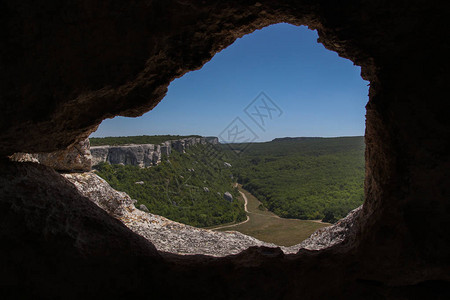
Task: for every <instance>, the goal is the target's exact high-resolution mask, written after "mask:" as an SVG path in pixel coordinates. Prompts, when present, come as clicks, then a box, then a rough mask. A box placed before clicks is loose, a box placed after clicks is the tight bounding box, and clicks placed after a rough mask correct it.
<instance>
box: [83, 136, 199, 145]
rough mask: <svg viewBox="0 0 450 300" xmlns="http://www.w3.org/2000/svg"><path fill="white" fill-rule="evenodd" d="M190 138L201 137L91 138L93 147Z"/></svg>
mask: <svg viewBox="0 0 450 300" xmlns="http://www.w3.org/2000/svg"><path fill="white" fill-rule="evenodd" d="M188 137H201V136H199V135H139V136H112V137H102V138H95V137H91V138H89V141H90V142H91V146H103V145H111V146H118V145H127V144H161V143H163V142H165V141H169V140H179V139H183V138H188Z"/></svg>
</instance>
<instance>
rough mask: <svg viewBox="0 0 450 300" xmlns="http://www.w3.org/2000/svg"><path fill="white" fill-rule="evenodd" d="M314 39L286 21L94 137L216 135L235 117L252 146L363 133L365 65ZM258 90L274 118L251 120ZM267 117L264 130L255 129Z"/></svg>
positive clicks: (109, 121)
mask: <svg viewBox="0 0 450 300" xmlns="http://www.w3.org/2000/svg"><path fill="white" fill-rule="evenodd" d="M317 37H318V36H317V32H316V31H312V30H309V29H308V28H306V27H305V26H301V27H298V26H293V25H288V24H277V25H272V26H269V27H266V28H263V29H262V30H257V31H255V32H254V33H252V34H249V35H246V36H244V37H243V38H240V39H238V40H236V42H235V43H234V44H232V45H231V46H229V47H228V48H226V49H225V50H223V51H222V52H220V53H217V54H216V55H215V56H214V57H213V59H212V60H211V61H210V62H208V63H207V64H205V65H204V66H203V68H202V69H200V70H197V71H193V72H189V73H187V74H185V75H184V76H183V77H182V78H179V79H176V80H174V81H173V82H172V83H171V84H170V86H169V91H168V93H167V95H166V97H165V98H164V99H163V100H162V101H161V102H160V103H159V104H158V106H156V107H155V108H154V109H153V110H152V111H150V112H148V113H146V114H144V115H143V116H141V117H139V118H124V117H116V118H114V119H107V120H104V121H103V122H102V124H101V125H100V127H99V128H98V130H97V131H96V132H95V133H93V134H92V135H91V136H95V137H101V136H125V135H144V134H145V135H156V134H178V135H189V134H199V135H202V136H219V135H220V134H221V133H223V132H224V129H226V128H230V127H229V124H230V123H231V122H232V121H233V120H235V118H237V117H238V118H239V122H240V124H241V125H240V126H241V127H243V126H244V127H245V128H247V129H249V130H251V131H252V132H253V133H254V134H255V137H256V136H257V139H256V140H255V141H268V140H272V139H273V138H276V137H286V136H291V137H294V136H323V137H331V136H354V135H364V128H365V108H364V107H365V105H366V103H367V101H368V83H369V82H367V81H364V80H363V79H362V78H361V76H360V72H361V70H360V67H358V66H354V65H353V63H352V62H351V61H349V60H347V59H344V58H341V57H339V56H338V55H337V54H336V53H335V52H332V51H329V50H327V49H325V47H324V46H323V45H322V44H319V43H317ZM261 92H264V93H265V94H266V95H267V96H268V97H269V98H270V100H271V101H272V102H269V101H270V100H267V99H266V100H265V101H266V103H268V105H269V106H271V107H277V108H279V111H275V110H273V115H272V116H271V117H272V118H270V116H269V114H267V112H269V111H268V110H265V112H266V113H264V114H263V111H261V110H260V116H261V115H264V116H269V117H264V116H263V117H258V115H252V109H251V108H253V107H254V105H256V106H257V107H260V108H261V107H262V106H261V105H259V104H260V103H261V102H260V101H261V100H260V99H259V98H258V99H256V102H252V101H253V100H254V99H255V98H256V97H257V96H258V95H259V94H260V93H261ZM258 103H259V104H258ZM250 104H251V105H250ZM248 105H250V109H248V110H247V112H249V114H246V113H245V111H244V110H245V108H246V107H247V106H248ZM274 105H276V106H274ZM263 110H264V109H263ZM253 112H256V111H253ZM251 117H253V119H252V118H251ZM262 119H264V120H265V122H264V126H258V124H257V123H259V125H261V120H262ZM255 121H256V122H255ZM243 124H245V125H243ZM244 127H243V128H244Z"/></svg>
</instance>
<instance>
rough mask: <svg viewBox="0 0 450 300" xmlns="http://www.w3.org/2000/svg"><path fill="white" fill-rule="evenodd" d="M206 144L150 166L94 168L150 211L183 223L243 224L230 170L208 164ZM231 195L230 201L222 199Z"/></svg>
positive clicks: (172, 155) (214, 163)
mask: <svg viewBox="0 0 450 300" xmlns="http://www.w3.org/2000/svg"><path fill="white" fill-rule="evenodd" d="M205 147H207V146H206V145H195V146H192V147H191V148H190V149H189V150H187V151H186V153H184V154H180V153H178V152H176V151H174V152H172V154H171V156H170V157H169V158H167V157H163V159H162V162H161V164H159V165H157V166H154V167H150V168H139V167H137V166H129V165H127V166H123V165H109V164H106V163H102V164H100V165H98V166H97V167H96V168H97V173H98V175H100V176H101V177H103V178H104V179H105V180H106V181H108V183H109V184H110V185H111V186H112V187H113V188H115V189H117V190H119V191H123V192H126V193H128V194H129V195H130V197H131V198H133V199H136V200H137V201H138V202H137V206H138V207H139V205H140V204H144V205H145V206H146V207H147V208H148V209H149V211H150V212H151V213H154V214H157V215H161V216H165V217H167V218H169V219H171V220H174V221H178V222H182V223H185V224H189V225H193V226H197V227H207V226H213V225H218V224H223V223H228V222H234V221H242V220H245V218H246V214H245V211H244V207H243V204H242V202H240V201H237V197H238V192H237V190H236V189H235V188H233V183H234V182H233V178H232V172H231V169H230V168H229V167H227V166H225V164H224V162H223V161H220V160H213V161H209V160H207V159H206V158H205V157H204V155H203V151H204V150H205ZM225 192H230V193H231V194H232V195H233V198H234V200H233V201H231V202H230V201H228V200H225V199H224V193H225Z"/></svg>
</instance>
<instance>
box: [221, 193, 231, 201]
mask: <svg viewBox="0 0 450 300" xmlns="http://www.w3.org/2000/svg"><path fill="white" fill-rule="evenodd" d="M223 199H225V200H227V201H229V202H232V201H233V195H231V193H230V192H225V193H224V194H223Z"/></svg>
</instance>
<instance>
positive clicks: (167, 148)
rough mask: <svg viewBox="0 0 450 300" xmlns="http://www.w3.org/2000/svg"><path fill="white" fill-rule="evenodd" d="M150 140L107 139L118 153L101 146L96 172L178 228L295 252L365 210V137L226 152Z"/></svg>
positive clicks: (207, 145) (189, 142)
mask: <svg viewBox="0 0 450 300" xmlns="http://www.w3.org/2000/svg"><path fill="white" fill-rule="evenodd" d="M170 137H177V136H170ZM142 139H143V137H119V138H104V140H103V141H110V142H115V143H117V144H118V145H117V146H110V145H100V146H94V147H93V148H92V151H91V152H92V155H93V161H94V162H96V165H95V166H94V169H95V170H96V172H97V174H98V175H99V176H101V177H102V178H104V179H105V180H106V181H107V182H108V183H109V184H110V185H111V186H112V187H113V188H115V189H117V190H119V191H123V192H126V193H127V194H129V195H130V197H131V198H133V199H135V200H136V203H135V206H136V207H137V208H140V209H143V210H148V211H150V212H151V213H153V214H157V215H161V216H164V217H167V218H169V219H170V220H173V221H176V222H181V223H184V224H187V225H191V226H195V227H200V228H207V229H213V230H215V231H238V232H241V233H243V234H246V235H250V236H253V237H255V238H257V239H259V240H261V241H264V242H267V243H273V244H277V245H282V246H292V245H295V244H298V243H300V242H301V241H303V240H304V239H306V238H307V237H308V236H310V235H311V234H312V233H313V232H314V231H316V230H317V229H319V228H322V227H325V226H328V225H330V223H334V222H335V221H337V220H338V219H340V218H342V217H344V216H346V215H347V213H348V212H350V211H351V210H352V209H354V208H356V207H358V206H359V205H361V204H362V202H363V192H362V189H363V178H364V141H363V137H343V138H281V139H275V140H274V141H271V142H266V143H254V144H251V145H246V144H244V145H226V144H219V143H218V142H217V138H213V137H210V138H202V137H199V136H187V137H181V139H179V140H169V141H161V136H157V137H151V136H146V137H145V140H147V141H155V142H158V143H160V144H158V145H156V144H137V142H139V141H141V140H142ZM124 141H126V142H128V143H131V144H122V142H124ZM96 143H97V144H98V143H99V141H98V140H97V142H96ZM239 147H242V148H239ZM103 149H106V154H105V153H104V152H105V151H104V150H103ZM236 149H237V150H238V151H235V150H236ZM99 150H101V151H99ZM211 150H214V151H212V152H214V153H215V156H214V157H211V156H210V155H208V153H210V152H211ZM236 152H238V153H239V155H236V154H235V153H236ZM99 158H100V159H99ZM245 200H246V201H245ZM322 221H323V222H322Z"/></svg>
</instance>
